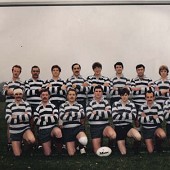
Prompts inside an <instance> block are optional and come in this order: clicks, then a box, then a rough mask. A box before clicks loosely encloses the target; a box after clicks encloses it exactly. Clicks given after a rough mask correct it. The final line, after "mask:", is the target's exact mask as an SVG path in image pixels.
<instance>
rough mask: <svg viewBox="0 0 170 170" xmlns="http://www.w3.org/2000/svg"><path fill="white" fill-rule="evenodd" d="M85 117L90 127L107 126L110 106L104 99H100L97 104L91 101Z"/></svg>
mask: <svg viewBox="0 0 170 170" xmlns="http://www.w3.org/2000/svg"><path fill="white" fill-rule="evenodd" d="M94 113H95V114H94ZM86 115H87V118H88V122H89V124H90V125H105V124H108V123H109V116H110V115H111V106H110V105H109V103H108V101H107V100H105V99H101V101H100V102H99V103H98V102H97V101H96V100H95V99H93V100H92V101H91V102H90V103H89V105H88V106H87V110H86Z"/></svg>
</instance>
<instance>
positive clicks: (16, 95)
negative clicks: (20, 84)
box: [14, 93, 23, 102]
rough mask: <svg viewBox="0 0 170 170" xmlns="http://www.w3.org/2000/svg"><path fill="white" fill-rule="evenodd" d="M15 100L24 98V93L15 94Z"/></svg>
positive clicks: (18, 100)
mask: <svg viewBox="0 0 170 170" xmlns="http://www.w3.org/2000/svg"><path fill="white" fill-rule="evenodd" d="M14 97H15V100H16V101H17V102H20V101H21V100H22V97H23V94H22V93H16V94H14Z"/></svg>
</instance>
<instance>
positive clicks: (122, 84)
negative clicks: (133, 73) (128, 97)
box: [110, 62, 130, 107]
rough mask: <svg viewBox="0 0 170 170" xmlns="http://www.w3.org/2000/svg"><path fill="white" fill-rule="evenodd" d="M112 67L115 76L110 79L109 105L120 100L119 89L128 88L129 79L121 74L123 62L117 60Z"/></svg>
mask: <svg viewBox="0 0 170 170" xmlns="http://www.w3.org/2000/svg"><path fill="white" fill-rule="evenodd" d="M114 69H115V71H116V75H115V77H113V79H112V80H111V87H110V105H111V107H112V105H113V104H114V102H116V101H119V100H120V95H119V90H121V89H122V88H127V89H129V86H130V80H129V79H128V78H126V77H125V76H124V75H123V63H122V62H117V63H115V65H114Z"/></svg>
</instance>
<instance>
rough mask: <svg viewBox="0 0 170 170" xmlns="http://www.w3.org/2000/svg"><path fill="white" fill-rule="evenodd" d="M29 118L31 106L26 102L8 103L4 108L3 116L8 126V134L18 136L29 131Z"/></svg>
mask: <svg viewBox="0 0 170 170" xmlns="http://www.w3.org/2000/svg"><path fill="white" fill-rule="evenodd" d="M14 116H15V118H14ZM31 116H32V115H31V106H30V105H29V103H28V102H26V101H22V102H21V103H20V104H17V103H15V102H12V103H9V104H8V105H7V107H6V115H5V119H6V121H7V124H9V132H10V133H11V134H18V133H22V132H24V131H25V130H26V129H29V128H30V125H29V122H30V119H31Z"/></svg>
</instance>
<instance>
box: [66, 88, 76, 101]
mask: <svg viewBox="0 0 170 170" xmlns="http://www.w3.org/2000/svg"><path fill="white" fill-rule="evenodd" d="M76 97H77V96H76V92H75V91H69V92H68V94H67V100H68V101H69V102H71V103H74V102H75V101H76Z"/></svg>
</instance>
